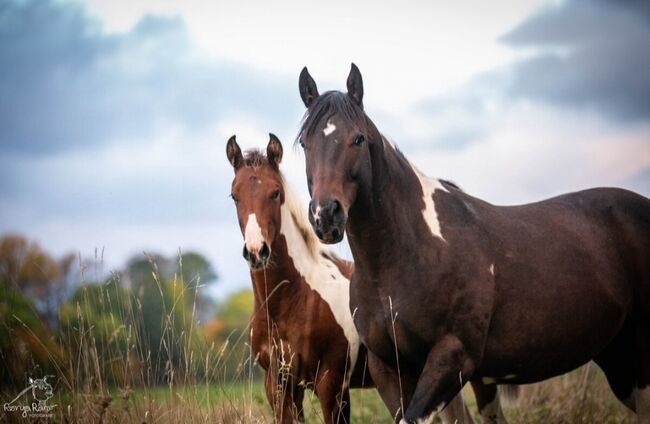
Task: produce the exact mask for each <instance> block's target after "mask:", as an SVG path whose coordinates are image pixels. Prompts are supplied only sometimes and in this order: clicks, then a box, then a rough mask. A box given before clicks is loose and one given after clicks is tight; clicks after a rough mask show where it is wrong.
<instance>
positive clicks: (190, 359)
mask: <svg viewBox="0 0 650 424" xmlns="http://www.w3.org/2000/svg"><path fill="white" fill-rule="evenodd" d="M156 282H158V280H156ZM89 287H91V286H89ZM158 287H160V286H158ZM173 287H174V286H173V285H172V288H173ZM91 288H96V286H92V287H91ZM113 290H116V287H115V286H107V287H106V288H105V287H101V288H100V289H98V290H95V291H96V293H97V295H98V296H100V297H99V300H100V301H101V302H93V299H92V298H91V297H90V295H89V294H86V293H85V291H84V297H83V298H82V299H81V300H80V301H79V303H78V306H77V308H76V310H75V311H74V315H73V316H72V318H74V320H72V319H70V322H71V323H72V324H70V325H68V326H67V327H66V328H67V332H66V333H64V337H63V342H62V346H63V347H64V349H65V351H66V352H68V354H67V355H66V356H65V359H60V358H59V357H57V356H55V355H54V353H55V352H52V351H50V350H48V348H47V345H46V343H47V341H48V340H45V339H44V340H41V339H40V338H38V335H37V334H36V333H33V332H31V333H30V334H31V335H33V338H32V340H34V342H35V343H36V344H37V345H38V346H40V347H42V349H43V351H45V352H46V354H47V355H48V358H49V359H50V362H51V363H52V364H54V365H55V370H56V371H52V373H55V374H56V375H53V376H51V377H52V378H51V379H50V380H48V381H50V382H51V383H52V385H53V389H54V397H53V398H51V399H49V400H48V404H49V405H56V407H54V408H53V409H52V416H51V417H47V418H36V419H34V418H33V417H32V418H29V417H28V418H26V419H25V418H22V417H21V415H20V413H15V412H6V411H4V410H2V408H0V423H4V422H48V423H50V422H53V423H54V422H56V423H59V422H60V423H64V422H65V423H68V422H70V423H119V424H130V423H225V424H229V423H269V422H272V421H273V416H272V411H271V408H270V407H269V405H268V403H267V401H266V397H265V395H264V389H263V387H262V383H261V381H260V378H259V377H260V373H259V372H257V371H256V366H254V365H253V362H254V361H252V360H251V358H252V356H251V355H252V354H251V352H250V346H249V345H248V343H247V338H246V337H245V336H246V335H247V334H248V333H247V328H248V327H247V326H246V325H245V324H244V325H241V326H240V330H239V331H238V332H234V331H233V332H232V333H231V332H230V330H228V334H230V337H229V338H227V339H226V340H225V341H224V342H222V343H220V344H217V343H215V342H212V343H210V344H208V343H207V342H206V340H205V339H204V338H199V337H198V335H200V334H202V333H200V331H199V330H198V329H197V328H196V326H194V325H193V323H194V322H195V321H196V320H195V319H194V315H193V314H192V315H191V316H190V319H188V320H187V321H188V322H190V323H192V325H191V326H189V327H180V330H179V328H177V327H176V326H175V322H176V321H175V319H177V315H174V310H175V309H174V308H172V312H170V313H169V315H167V316H165V317H164V319H163V320H162V323H161V327H162V328H161V330H162V336H161V339H160V345H159V346H157V348H158V349H157V352H159V353H158V355H154V354H152V349H151V347H150V346H148V345H147V344H146V343H142V340H143V338H144V336H143V332H142V331H139V328H141V323H142V321H143V316H144V312H145V311H143V309H142V308H139V307H137V308H128V307H125V306H124V305H117V306H118V307H117V308H113V309H111V308H109V306H111V305H110V302H111V301H112V300H114V299H117V300H119V299H121V298H120V297H111V296H110V293H112V292H113ZM88 292H89V293H92V292H91V291H90V290H89V291H88ZM160 293H161V296H162V293H163V292H162V290H160ZM171 294H172V295H173V296H174V297H173V298H172V300H173V301H174V302H173V303H172V304H173V305H178V304H182V302H181V301H182V300H183V298H182V297H181V295H180V294H178V291H175V290H172V291H171ZM126 306H128V305H126ZM138 306H139V303H138ZM190 310H191V311H194V308H191V309H190ZM102 311H105V312H106V314H105V315H103V316H105V317H106V318H105V319H101V320H98V319H97V318H96V316H97V314H98V312H102ZM244 312H245V313H244V314H243V315H244V320H247V319H248V314H249V313H250V312H249V311H248V310H246V311H244ZM116 314H118V316H117V318H128V321H127V320H124V322H129V323H131V324H130V325H128V326H127V325H120V326H116V325H113V324H112V322H113V319H114V318H115V315H116ZM119 314H121V315H122V316H121V317H120V316H119ZM181 317H182V316H181ZM20 324H21V325H22V326H23V327H26V328H27V324H25V323H24V322H23V321H20ZM27 329H28V330H29V331H32V330H31V328H27ZM100 330H101V331H100ZM12 340H13V339H12ZM6 357H7V356H6V352H3V358H6ZM161 358H163V359H164V358H168V359H167V360H163V359H161ZM172 364H175V365H172ZM4 365H6V364H4ZM42 374H43V373H42ZM42 374H41V375H42ZM152 376H158V377H157V378H156V377H152ZM26 380H27V378H25V379H24V380H23V379H22V378H20V383H19V384H20V385H22V381H26ZM161 381H166V382H167V384H166V385H165V384H159V382H161ZM0 387H3V389H2V390H0V403H2V404H4V403H5V402H9V401H12V400H13V399H14V398H15V397H16V395H17V393H18V392H19V391H20V390H21V389H22V388H23V387H25V386H20V387H18V388H16V387H13V388H9V387H10V386H9V385H6V386H0ZM463 396H464V399H465V401H466V402H467V404H468V406H469V408H470V411H472V413H473V414H474V415H477V411H476V405H475V401H474V396H473V393H472V391H471V388H470V387H469V386H467V387H466V388H465V389H464V390H463ZM28 397H29V396H28V394H26V395H25V397H24V398H21V399H19V400H17V401H16V402H17V403H16V404H22V405H26V404H29V400H28ZM303 409H304V412H305V417H306V422H307V423H323V418H322V416H321V412H320V406H319V403H318V399H317V398H316V397H315V396H314V395H313V393H312V392H310V391H307V393H306V396H305V401H304V404H303ZM351 409H352V420H351V421H352V422H353V423H357V424H362V423H363V424H365V423H369V424H373V423H376V424H384V423H386V424H388V423H392V417H391V416H390V415H389V414H388V411H387V409H386V408H385V406H384V405H383V403H382V401H381V400H380V398H379V396H378V394H377V392H376V391H375V390H371V389H367V390H353V391H352V393H351ZM504 411H505V415H506V417H507V419H508V420H509V422H511V423H526V424H528V423H531V424H542V423H543V424H548V423H560V424H565V423H566V424H573V423H578V424H579V423H585V424H586V423H632V422H635V417H634V415H633V414H632V413H630V412H629V411H628V410H627V409H626V408H625V407H624V406H623V405H622V404H621V403H619V402H618V401H617V400H616V399H615V397H614V395H613V394H612V393H611V391H610V389H609V386H608V385H607V381H606V379H605V377H604V375H603V373H602V372H601V371H600V369H598V367H597V366H595V365H593V364H590V365H587V366H584V367H582V368H580V369H578V370H575V371H573V372H571V373H569V374H566V375H563V376H559V377H556V378H553V379H551V380H548V381H545V382H542V383H539V384H533V385H527V386H521V389H520V392H519V397H518V398H517V399H516V400H515V401H512V402H505V403H504ZM477 418H478V417H477Z"/></svg>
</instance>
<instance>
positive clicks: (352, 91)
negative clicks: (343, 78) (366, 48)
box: [348, 63, 363, 109]
mask: <svg viewBox="0 0 650 424" xmlns="http://www.w3.org/2000/svg"><path fill="white" fill-rule="evenodd" d="M348 96H350V97H351V98H352V100H354V102H355V103H356V104H358V105H359V106H361V108H362V109H363V81H362V80H361V72H359V68H357V65H355V64H354V63H353V64H352V66H351V67H350V74H349V75H348Z"/></svg>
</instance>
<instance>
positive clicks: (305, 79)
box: [298, 66, 318, 107]
mask: <svg viewBox="0 0 650 424" xmlns="http://www.w3.org/2000/svg"><path fill="white" fill-rule="evenodd" d="M298 89H299V90H300V97H301V98H302V102H303V103H304V104H305V107H309V105H311V104H312V102H313V101H314V100H315V99H316V97H318V88H317V87H316V82H315V81H314V79H313V78H312V77H311V75H309V71H308V70H307V67H306V66H305V67H304V68H302V71H301V72H300V78H299V79H298Z"/></svg>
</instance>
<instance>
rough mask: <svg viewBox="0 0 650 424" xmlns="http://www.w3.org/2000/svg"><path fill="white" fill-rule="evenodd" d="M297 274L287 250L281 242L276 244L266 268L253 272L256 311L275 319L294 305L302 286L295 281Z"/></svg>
mask: <svg viewBox="0 0 650 424" xmlns="http://www.w3.org/2000/svg"><path fill="white" fill-rule="evenodd" d="M278 238H280V237H278ZM296 274H297V272H296V269H295V267H294V266H293V262H292V261H291V258H290V257H289V256H288V254H287V252H286V249H285V248H284V247H283V246H281V245H280V242H274V243H273V245H272V250H271V256H270V257H269V264H268V265H267V266H266V268H264V269H261V270H257V271H251V280H252V283H253V296H254V301H255V310H256V311H263V313H264V314H268V315H269V316H270V317H271V318H275V317H277V316H279V315H280V314H281V313H282V312H283V310H284V308H286V307H288V305H291V304H293V302H292V298H293V297H294V296H296V294H297V291H298V290H297V289H298V288H299V286H300V285H299V282H298V281H295V275H296Z"/></svg>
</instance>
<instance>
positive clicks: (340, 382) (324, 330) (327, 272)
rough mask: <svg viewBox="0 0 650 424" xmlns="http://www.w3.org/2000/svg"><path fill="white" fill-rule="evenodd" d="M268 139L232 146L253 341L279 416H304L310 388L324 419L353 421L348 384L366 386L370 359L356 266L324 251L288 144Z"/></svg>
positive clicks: (284, 419)
mask: <svg viewBox="0 0 650 424" xmlns="http://www.w3.org/2000/svg"><path fill="white" fill-rule="evenodd" d="M270 137H271V139H270V141H269V144H268V146H267V150H266V156H264V154H263V153H262V152H260V151H257V150H252V151H249V152H247V153H246V155H245V156H244V155H242V152H241V149H240V148H239V146H238V145H237V142H236V141H235V136H232V137H231V138H230V140H228V144H227V149H226V150H227V156H228V160H229V161H230V163H231V165H232V166H233V168H234V170H235V179H234V180H233V183H232V198H233V200H234V201H235V204H236V207H237V216H238V219H239V225H240V228H241V231H242V234H243V235H244V239H245V244H244V252H243V254H244V258H245V259H246V260H247V261H248V264H249V267H250V273H251V280H252V283H253V290H254V297H255V310H254V312H253V317H252V322H251V334H250V338H251V346H252V349H253V352H254V354H255V355H256V356H257V361H258V362H259V364H260V365H261V366H262V368H263V369H264V370H265V371H266V373H265V374H266V375H265V388H266V396H267V399H268V401H269V403H270V404H271V407H272V408H273V410H274V413H275V417H276V420H277V421H278V422H281V423H290V422H295V421H302V420H303V410H302V400H303V396H304V390H305V388H310V389H312V390H313V391H314V393H315V394H316V396H317V397H318V399H319V401H320V404H321V408H322V411H323V416H324V417H325V422H327V423H332V422H333V423H337V422H349V415H350V398H349V387H350V385H351V383H352V384H353V385H354V386H356V387H361V386H362V383H363V381H362V380H363V374H364V373H363V364H365V355H364V353H363V351H362V350H361V349H360V342H359V336H358V334H357V331H356V329H355V327H354V324H353V322H352V315H351V313H350V308H349V303H350V298H349V296H350V295H349V285H350V281H349V278H350V275H351V274H352V270H353V264H352V263H351V262H347V261H344V260H341V259H339V258H337V257H335V256H334V255H332V254H330V253H328V252H326V251H325V250H323V249H322V247H321V244H320V242H319V241H318V239H317V238H316V237H315V236H314V235H313V232H312V231H311V229H310V228H309V222H308V220H307V217H306V216H305V212H304V210H305V208H304V207H303V205H301V204H299V203H298V202H297V197H296V196H295V195H294V194H293V193H292V192H291V191H290V189H289V187H288V186H287V184H285V182H284V178H283V177H282V174H281V173H280V171H279V168H278V165H279V164H280V161H281V159H282V145H281V144H280V141H279V140H278V139H277V138H276V137H275V136H274V135H271V136H270ZM360 356H363V357H360ZM357 364H359V366H356V365H357ZM355 370H356V371H357V372H356V373H355V372H354V371H355ZM366 378H367V379H369V377H367V376H366ZM368 384H370V383H369V382H368V381H366V384H365V385H366V386H367V385H368Z"/></svg>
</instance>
